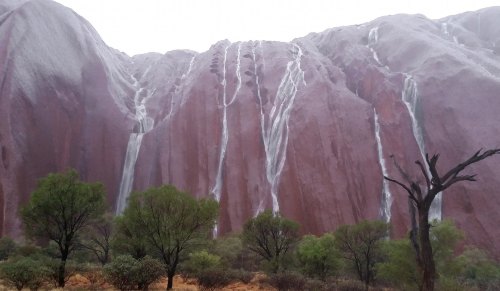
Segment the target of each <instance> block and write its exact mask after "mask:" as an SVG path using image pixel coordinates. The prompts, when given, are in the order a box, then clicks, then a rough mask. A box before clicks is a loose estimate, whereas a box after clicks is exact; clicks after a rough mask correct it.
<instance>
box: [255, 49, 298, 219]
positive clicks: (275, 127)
mask: <svg viewBox="0 0 500 291" xmlns="http://www.w3.org/2000/svg"><path fill="white" fill-rule="evenodd" d="M253 53H254V59H255V50H254V51H253ZM301 59H302V49H301V48H300V46H299V45H298V44H293V60H291V61H289V62H288V63H287V66H286V70H285V74H284V76H283V78H282V79H281V82H280V85H279V87H278V91H277V92H276V96H275V98H274V101H273V106H272V108H271V111H270V113H269V116H268V118H267V119H266V116H265V110H264V108H263V107H264V106H263V101H262V97H261V95H260V85H259V82H258V78H257V81H256V83H257V86H258V87H257V89H258V90H257V91H258V93H257V94H258V98H259V104H260V113H261V118H260V120H261V133H262V140H263V143H264V150H265V153H266V165H265V166H266V177H267V181H268V182H269V184H270V185H271V198H272V208H273V213H278V212H279V210H280V206H279V201H278V187H279V181H280V177H281V171H282V170H283V166H284V165H285V160H286V149H287V145H288V120H289V119H290V114H291V112H292V106H293V103H294V100H295V96H296V95H297V91H298V87H299V85H300V83H303V84H304V85H306V83H305V79H304V71H302V69H301V67H300V62H301ZM254 70H255V73H257V68H256V67H254ZM266 121H267V122H266ZM262 210H263V201H261V202H260V205H259V208H258V209H257V212H256V215H257V214H259V212H260V211H262Z"/></svg>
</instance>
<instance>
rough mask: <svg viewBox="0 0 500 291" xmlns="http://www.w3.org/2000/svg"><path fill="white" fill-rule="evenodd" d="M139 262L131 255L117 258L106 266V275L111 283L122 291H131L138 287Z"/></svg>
mask: <svg viewBox="0 0 500 291" xmlns="http://www.w3.org/2000/svg"><path fill="white" fill-rule="evenodd" d="M138 269H139V262H138V261H137V260H136V259H134V258H133V257H132V256H130V255H122V256H118V257H116V258H115V259H114V260H113V261H112V262H111V263H109V264H107V265H106V266H104V275H105V277H106V279H107V280H108V282H109V283H111V284H112V285H113V286H115V287H116V288H118V289H120V290H131V289H134V287H135V285H136V281H137V280H136V279H135V276H136V273H137V270H138Z"/></svg>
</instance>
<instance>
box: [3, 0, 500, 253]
mask: <svg viewBox="0 0 500 291" xmlns="http://www.w3.org/2000/svg"><path fill="white" fill-rule="evenodd" d="M0 14H1V15H0V64H1V66H0V67H1V68H2V70H1V71H0V80H1V83H0V94H1V95H0V146H1V154H2V160H1V163H0V196H1V197H0V198H1V199H0V202H1V204H2V211H3V220H2V222H3V223H2V225H3V228H2V233H3V234H8V235H18V234H19V232H20V226H19V223H18V219H17V218H16V215H17V208H18V206H19V205H20V204H21V203H22V202H24V201H26V200H27V198H28V197H29V193H30V191H32V190H33V189H34V187H35V186H36V179H37V178H39V177H42V176H44V175H45V174H47V173H48V172H53V171H61V170H64V169H65V168H67V167H74V168H76V169H77V170H78V171H79V172H80V173H81V175H82V178H83V179H85V180H89V181H102V182H103V183H104V184H105V185H106V188H107V189H108V193H109V199H108V200H109V202H110V204H111V205H112V207H111V208H113V209H119V206H118V205H119V204H120V203H122V202H120V201H126V196H127V194H128V192H129V191H130V190H132V189H133V190H144V189H146V188H148V187H151V186H158V185H161V184H164V183H169V184H174V185H175V186H177V187H178V188H179V189H183V190H185V191H187V192H189V193H191V194H193V195H194V196H197V197H207V196H210V197H214V198H215V199H217V200H219V202H220V205H221V208H220V218H219V222H218V225H217V232H218V233H219V234H223V233H227V232H231V231H238V230H240V229H241V226H242V224H243V223H244V221H245V220H247V219H248V218H250V217H253V216H254V215H256V214H258V213H259V212H261V211H263V210H264V209H273V210H274V211H279V212H281V213H283V214H284V215H285V216H287V217H289V218H292V219H295V220H297V221H299V222H300V223H301V225H302V230H303V232H304V233H321V232H325V231H330V230H334V229H335V228H336V227H337V226H338V225H340V224H345V223H355V222H357V221H360V220H362V219H378V218H380V219H385V220H390V221H391V222H392V224H393V226H394V227H393V233H394V235H395V236H402V235H403V234H404V233H405V232H406V230H407V225H408V218H407V217H408V210H407V198H406V196H405V194H404V193H403V192H402V191H400V190H399V189H397V188H396V187H393V185H387V184H384V182H383V179H382V176H383V174H386V175H390V176H392V177H398V173H397V170H396V169H395V167H394V166H393V163H392V161H391V159H390V158H389V157H390V156H391V155H393V156H394V158H395V159H397V160H398V162H399V163H400V164H401V165H402V166H403V167H404V168H406V169H408V170H409V171H410V172H411V174H412V175H418V171H417V168H416V167H415V165H414V161H415V160H417V159H422V153H425V152H429V153H436V152H437V153H440V154H441V165H440V169H441V170H443V171H444V170H446V169H447V168H449V167H451V166H453V165H454V164H455V163H457V162H459V161H461V160H464V159H466V158H467V157H468V156H469V155H471V154H472V153H473V152H475V151H476V150H478V149H479V148H482V147H484V148H487V147H495V146H499V144H500V137H499V136H500V132H499V131H500V128H499V127H498V124H500V115H499V114H498V113H497V112H498V111H499V110H500V99H499V98H498V95H499V92H500V52H499V48H500V31H499V29H500V28H499V27H500V23H499V22H500V21H499V19H500V9H499V8H489V9H485V10H480V11H477V12H471V13H465V14H461V15H457V16H451V17H448V18H445V19H441V20H436V21H435V20H429V19H427V18H425V17H423V16H419V15H396V16H391V17H382V18H379V19H376V20H374V21H372V22H370V23H367V24H363V25H358V26H349V27H342V28H334V29H330V30H327V31H325V32H322V33H314V34H310V35H308V36H305V37H302V38H299V39H296V40H294V41H292V42H290V43H281V42H270V41H248V42H238V43H231V42H229V41H227V40H226V41H220V42H218V43H216V44H214V45H213V46H212V47H211V48H210V49H209V50H208V51H206V52H203V53H196V52H192V51H172V52H168V53H166V54H164V55H162V54H156V53H149V54H144V55H139V56H134V57H128V56H126V55H124V54H121V53H119V52H117V51H115V50H113V49H110V48H109V47H107V46H106V45H105V44H104V43H103V42H102V41H101V40H100V38H99V36H98V35H97V33H96V32H95V31H94V30H93V28H92V27H91V26H90V25H89V24H88V23H87V22H86V21H85V20H83V19H81V18H80V17H79V16H77V15H76V14H74V13H73V12H71V11H70V10H67V9H65V8H63V7H61V6H59V5H57V4H55V3H52V2H49V1H14V0H9V1H5V0H3V1H0ZM46 15H53V17H50V18H47V17H46ZM44 16H45V17H44ZM127 141H128V142H127ZM469 171H470V172H475V173H477V174H478V179H479V181H478V182H476V183H468V184H467V183H463V184H461V185H458V186H453V187H452V188H450V189H449V190H447V191H446V192H445V193H443V200H442V205H439V204H437V205H436V208H435V209H434V211H433V213H434V215H435V216H436V217H439V216H442V217H443V218H451V219H453V220H455V221H456V223H457V225H458V226H459V227H460V228H462V229H464V231H465V232H466V234H467V236H468V237H469V241H470V242H472V243H474V244H478V245H480V246H482V247H486V248H488V249H490V250H493V252H494V253H495V254H497V255H498V254H500V248H499V247H498V246H497V245H496V244H495V242H496V239H497V238H498V237H499V236H500V230H499V229H498V228H497V227H496V226H497V225H498V224H500V214H499V213H498V211H497V209H499V207H500V195H499V194H498V189H500V180H499V179H498V178H497V175H496V173H498V172H499V171H500V163H498V158H491V159H489V160H486V161H483V162H482V163H480V164H477V165H474V166H473V167H471V168H470V169H469ZM118 212H119V211H118ZM0 217H2V216H0Z"/></svg>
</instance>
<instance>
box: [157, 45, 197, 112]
mask: <svg viewBox="0 0 500 291" xmlns="http://www.w3.org/2000/svg"><path fill="white" fill-rule="evenodd" d="M195 57H196V55H194V56H193V57H192V58H191V60H190V61H189V66H188V68H187V70H186V72H185V73H184V74H182V76H181V80H180V82H179V84H178V85H176V86H175V90H174V93H173V94H172V96H171V99H170V110H169V111H168V114H167V115H166V116H165V118H164V119H163V120H170V118H171V117H172V114H173V113H174V107H175V101H176V99H175V98H176V97H177V96H178V95H179V90H180V88H181V86H182V84H183V83H182V82H183V81H184V80H185V79H186V78H187V76H188V75H189V73H190V72H191V69H192V68H193V63H194V59H195ZM177 99H181V100H180V103H181V104H182V102H183V100H182V99H183V98H182V96H181V97H180V98H177Z"/></svg>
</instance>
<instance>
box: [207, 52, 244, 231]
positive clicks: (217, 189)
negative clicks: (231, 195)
mask: <svg viewBox="0 0 500 291" xmlns="http://www.w3.org/2000/svg"><path fill="white" fill-rule="evenodd" d="M230 46H231V44H230V45H228V46H227V47H226V48H225V49H224V65H223V67H224V68H223V74H222V75H223V79H222V86H223V90H224V92H223V93H222V135H221V145H220V153H219V162H218V165H217V176H216V177H215V185H214V187H213V188H212V193H213V195H214V198H215V200H216V201H217V202H219V201H220V198H221V192H222V182H223V181H222V174H223V168H224V159H225V157H226V150H227V143H228V141H229V129H228V126H227V108H228V107H229V106H230V105H231V104H233V102H234V101H235V100H236V97H237V96H238V92H239V91H240V88H241V72H240V63H241V42H240V43H239V44H238V55H237V57H236V73H235V74H236V77H237V78H238V83H237V85H236V89H235V90H234V93H233V96H232V98H231V100H229V102H228V100H227V92H226V88H227V86H226V85H227V80H226V62H227V51H228V49H229V47H230ZM217 234H218V226H217V225H215V227H214V231H213V235H214V237H216V236H217Z"/></svg>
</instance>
